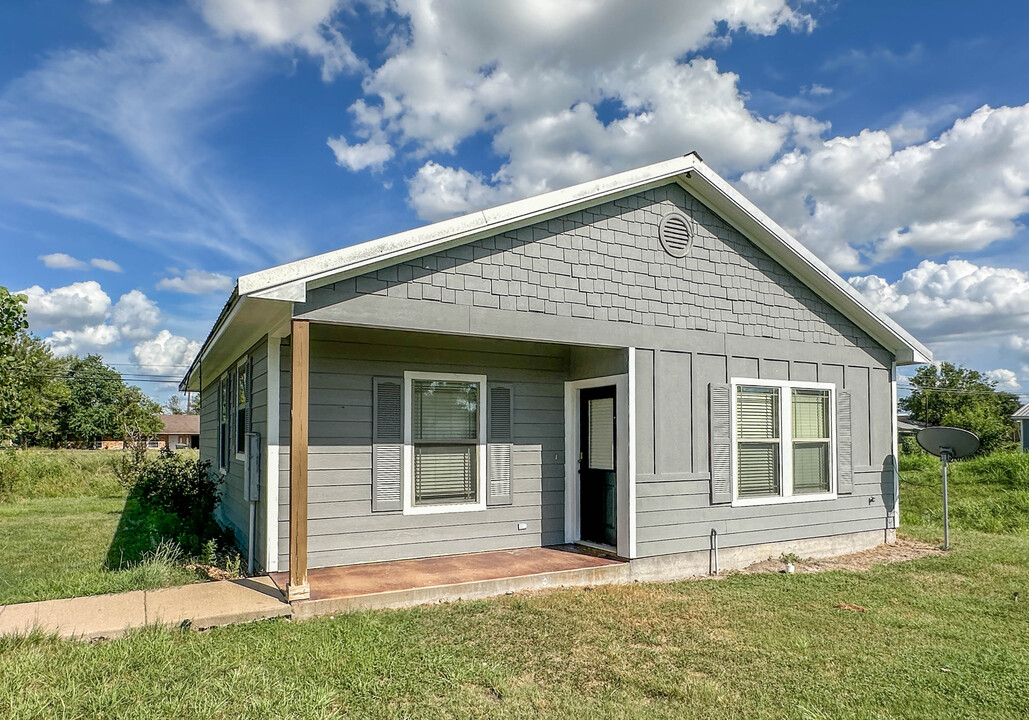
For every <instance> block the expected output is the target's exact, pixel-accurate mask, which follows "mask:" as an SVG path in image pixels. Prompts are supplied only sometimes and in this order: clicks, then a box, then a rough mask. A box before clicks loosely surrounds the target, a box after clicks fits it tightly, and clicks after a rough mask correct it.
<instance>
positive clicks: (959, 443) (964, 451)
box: [918, 427, 979, 460]
mask: <svg viewBox="0 0 1029 720" xmlns="http://www.w3.org/2000/svg"><path fill="white" fill-rule="evenodd" d="M918 444H919V445H921V446H922V449H923V450H925V451H926V452H928V453H932V454H933V455H935V456H936V457H942V456H943V455H944V454H946V455H947V456H948V457H949V458H950V459H951V460H957V459H958V458H963V457H968V456H969V455H973V454H975V451H976V450H978V449H979V438H977V437H976V436H975V434H974V433H970V432H968V431H967V430H962V429H961V428H956V427H929V428H925V429H924V430H920V431H919V432H918Z"/></svg>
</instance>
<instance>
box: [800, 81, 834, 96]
mask: <svg viewBox="0 0 1029 720" xmlns="http://www.w3.org/2000/svg"><path fill="white" fill-rule="evenodd" d="M804 91H805V92H807V94H808V95H813V96H815V97H818V96H820V95H832V88H831V87H826V86H825V85H820V84H819V83H813V84H812V85H811V87H809V88H804Z"/></svg>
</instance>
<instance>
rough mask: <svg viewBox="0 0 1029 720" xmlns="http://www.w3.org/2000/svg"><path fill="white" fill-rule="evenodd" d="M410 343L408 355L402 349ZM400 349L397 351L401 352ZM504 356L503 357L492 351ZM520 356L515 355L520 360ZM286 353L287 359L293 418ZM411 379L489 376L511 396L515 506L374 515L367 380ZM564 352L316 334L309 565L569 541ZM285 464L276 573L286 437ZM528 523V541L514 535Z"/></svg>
mask: <svg viewBox="0 0 1029 720" xmlns="http://www.w3.org/2000/svg"><path fill="white" fill-rule="evenodd" d="M405 342H406V344H404V343H405ZM398 343H399V344H398ZM491 348H498V349H500V350H503V352H498V351H495V350H491ZM515 351H517V352H515ZM289 369H290V348H289V347H288V346H286V347H285V348H284V351H283V358H282V376H283V379H282V386H281V387H282V388H283V395H282V397H283V400H284V402H283V409H282V413H283V417H284V418H288V417H289ZM404 371H435V372H445V373H470V374H482V375H486V382H487V385H488V384H489V383H490V382H504V383H510V384H512V385H513V389H514V407H515V425H514V440H515V442H514V453H513V457H512V460H513V467H512V485H513V492H514V496H513V503H512V504H511V505H507V506H497V507H491V508H488V509H487V510H485V511H479V512H463V513H440V514H433V515H403V514H402V513H395V512H389V513H373V512H372V511H371V492H372V490H371V482H372V470H371V459H372V455H371V438H372V379H373V378H374V377H377V376H396V377H401V376H403V373H404ZM567 371H568V357H567V353H566V351H564V350H563V349H560V348H556V347H554V346H543V345H533V344H528V343H525V344H518V346H517V347H507V346H505V345H504V344H503V343H498V342H483V341H475V340H461V339H457V338H444V337H440V336H436V337H425V338H418V337H417V336H411V335H407V336H406V340H405V336H404V335H403V334H398V333H388V332H374V331H355V330H346V329H342V328H330V327H327V326H314V327H313V328H312V341H311V400H310V402H311V405H310V413H309V416H310V425H309V435H310V441H309V442H310V447H309V453H308V466H309V471H308V495H309V498H308V518H309V519H308V563H309V566H310V567H312V568H314V567H325V566H331V565H340V564H350V563H361V562H376V561H383V560H394V559H400V558H412V557H429V556H433V555H448V554H453V553H462V552H478V551H484V550H496V549H502V548H517V547H535V546H539V545H549V544H555V543H560V542H562V541H563V534H564V424H563V422H564V421H563V412H564V398H563V392H564V390H563V383H564V379H565V377H566V375H567ZM281 432H282V445H283V448H282V452H281V454H280V457H279V473H280V474H279V478H280V483H279V498H278V502H279V518H280V521H279V550H280V563H282V564H283V565H282V566H283V567H285V566H286V563H288V543H289V520H288V518H289V447H288V444H289V426H288V422H284V423H283V426H282V429H281ZM519 523H525V524H526V525H527V526H528V527H527V529H525V530H518V524H519Z"/></svg>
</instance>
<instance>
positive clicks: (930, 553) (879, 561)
mask: <svg viewBox="0 0 1029 720" xmlns="http://www.w3.org/2000/svg"><path fill="white" fill-rule="evenodd" d="M944 554H945V553H944V551H943V550H941V549H940V548H938V547H936V546H935V545H929V544H928V543H924V542H919V541H918V540H911V539H909V538H897V542H895V543H893V544H892V545H880V546H879V547H874V548H872V549H871V550H863V551H861V552H858V553H853V554H851V555H839V556H837V557H831V558H803V559H801V560H798V561H797V562H795V563H794V566H795V568H796V572H797V573H819V572H826V571H828V570H851V571H854V572H862V571H865V570H870V569H871V568H873V567H875V566H876V565H888V564H889V563H895V562H904V561H905V560H918V559H919V558H924V557H934V556H939V555H944ZM784 568H785V565H783V563H782V561H781V560H779V558H769V559H768V560H762V561H761V562H759V563H754V564H753V565H750V566H749V567H747V568H745V569H743V570H741V571H740V572H742V573H746V574H750V573H768V572H784Z"/></svg>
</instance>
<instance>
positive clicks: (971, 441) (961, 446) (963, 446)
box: [918, 427, 979, 550]
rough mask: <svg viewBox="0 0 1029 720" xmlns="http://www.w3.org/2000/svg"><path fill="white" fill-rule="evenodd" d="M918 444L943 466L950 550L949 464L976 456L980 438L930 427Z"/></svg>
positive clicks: (945, 540)
mask: <svg viewBox="0 0 1029 720" xmlns="http://www.w3.org/2000/svg"><path fill="white" fill-rule="evenodd" d="M918 444H919V445H921V446H922V449H923V450H925V451H926V452H929V453H932V454H933V455H936V456H937V457H938V458H940V461H941V462H942V464H943V549H944V550H949V549H950V513H949V511H948V508H947V462H948V461H949V460H957V459H959V458H964V457H968V456H969V455H973V454H975V452H976V450H978V449H979V438H978V437H976V436H975V434H974V433H970V432H968V431H967V430H962V429H961V428H956V427H929V428H925V429H924V430H921V431H919V433H918Z"/></svg>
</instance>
